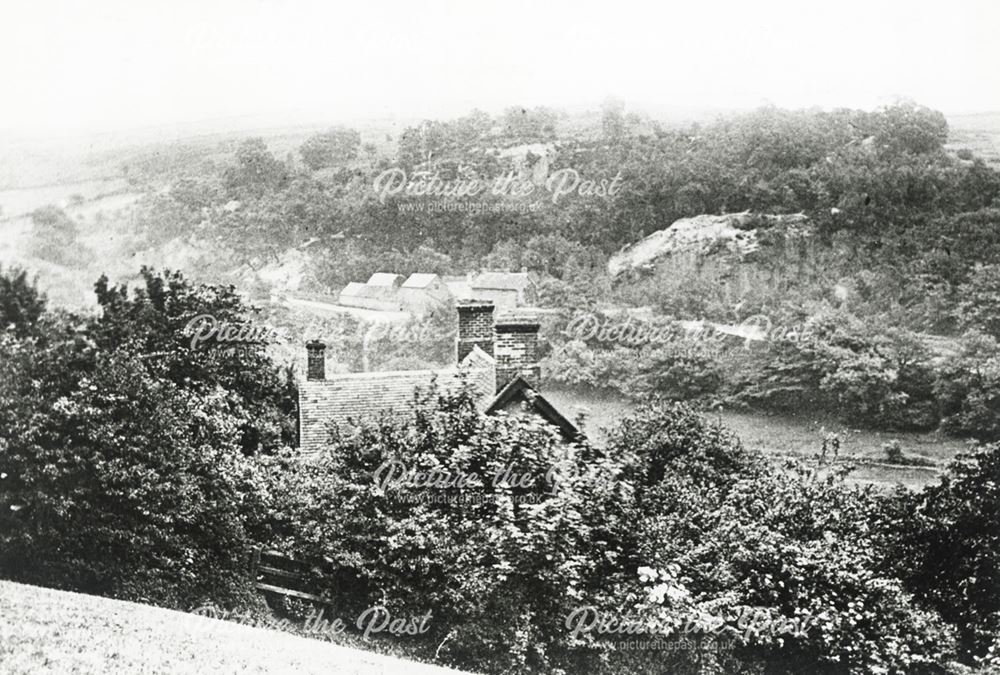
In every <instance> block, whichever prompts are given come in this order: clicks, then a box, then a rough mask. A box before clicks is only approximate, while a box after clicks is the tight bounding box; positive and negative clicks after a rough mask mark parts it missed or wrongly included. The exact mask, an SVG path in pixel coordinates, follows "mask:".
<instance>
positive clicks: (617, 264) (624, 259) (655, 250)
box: [608, 211, 806, 277]
mask: <svg viewBox="0 0 1000 675" xmlns="http://www.w3.org/2000/svg"><path fill="white" fill-rule="evenodd" d="M805 221H806V216H805V215H803V214H800V213H797V214H792V215H781V216H774V215H761V214H753V213H750V212H749V211H744V212H742V213H725V214H722V215H719V216H712V215H701V216H694V217H692V218H681V219H680V220H678V221H675V222H674V223H673V224H672V225H671V226H670V227H668V228H666V229H663V230H658V231H656V232H654V233H652V234H651V235H649V236H647V237H645V238H643V239H641V240H639V241H637V242H636V243H634V244H631V245H629V246H626V247H624V248H623V249H621V250H620V251H619V252H618V253H616V254H615V255H613V256H611V259H610V260H609V261H608V273H609V274H610V275H611V276H612V277H614V276H617V275H619V274H621V273H622V272H624V271H626V270H633V269H643V268H649V267H651V266H652V265H654V264H655V263H656V262H657V261H658V260H660V259H662V258H664V257H666V256H668V255H670V254H672V253H676V252H682V251H683V252H689V251H695V252H698V253H705V252H707V251H708V250H710V249H713V248H715V247H716V246H718V243H719V242H723V243H724V245H725V246H726V247H727V248H728V249H729V250H731V251H733V252H736V253H739V254H741V255H744V254H746V253H750V252H751V251H754V250H756V249H757V247H758V243H757V230H756V229H753V226H755V225H756V226H758V227H770V226H774V225H779V224H780V225H798V224H801V223H803V222H805Z"/></svg>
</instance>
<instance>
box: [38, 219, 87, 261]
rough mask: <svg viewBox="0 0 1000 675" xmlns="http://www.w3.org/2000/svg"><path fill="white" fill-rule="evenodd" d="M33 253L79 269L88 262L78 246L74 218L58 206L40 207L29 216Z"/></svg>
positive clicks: (77, 231)
mask: <svg viewBox="0 0 1000 675" xmlns="http://www.w3.org/2000/svg"><path fill="white" fill-rule="evenodd" d="M31 223H32V230H31V233H32V239H33V241H32V253H33V254H34V255H35V256H37V257H39V258H42V259H43V260H48V261H49V262H54V263H57V264H59V265H67V266H72V267H79V266H84V265H86V263H87V261H88V255H87V251H86V249H85V248H84V247H82V246H81V245H80V243H79V241H78V240H79V236H80V231H79V228H77V226H76V223H74V222H73V219H72V218H70V217H69V216H67V215H66V213H65V212H64V211H63V210H62V209H60V208H59V207H57V206H52V205H49V206H43V207H41V208H39V209H35V210H34V211H32V213H31Z"/></svg>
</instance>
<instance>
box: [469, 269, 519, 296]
mask: <svg viewBox="0 0 1000 675" xmlns="http://www.w3.org/2000/svg"><path fill="white" fill-rule="evenodd" d="M533 285H534V282H533V281H532V280H531V279H530V278H529V277H528V273H527V272H483V273H482V274H480V275H479V276H477V277H476V278H475V279H473V281H472V289H473V290H475V289H477V288H485V289H491V290H504V291H523V290H524V289H525V288H529V287H530V286H533Z"/></svg>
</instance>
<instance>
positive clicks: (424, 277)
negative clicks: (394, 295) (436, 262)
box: [403, 272, 438, 288]
mask: <svg viewBox="0 0 1000 675" xmlns="http://www.w3.org/2000/svg"><path fill="white" fill-rule="evenodd" d="M437 278H438V275H436V274H426V273H423V272H414V273H413V274H411V275H410V278H409V279H407V280H406V281H405V282H404V283H403V288H427V287H428V286H430V285H431V284H432V283H434V280H435V279H437Z"/></svg>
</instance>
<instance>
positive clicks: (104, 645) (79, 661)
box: [0, 581, 459, 675]
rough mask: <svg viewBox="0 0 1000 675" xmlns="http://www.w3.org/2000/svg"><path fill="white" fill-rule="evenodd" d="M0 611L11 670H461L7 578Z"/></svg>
mask: <svg viewBox="0 0 1000 675" xmlns="http://www.w3.org/2000/svg"><path fill="white" fill-rule="evenodd" d="M0 616H3V617H4V620H3V621H0V671H2V672H4V673H11V674H20V673H24V674H27V673H39V672H54V673H81V674H82V673H167V672H169V673H211V672H217V673H236V672H241V673H293V672H294V673H338V675H340V674H343V675H352V674H356V675H371V674H374V673H407V674H408V675H433V674H440V675H444V674H445V673H457V672H459V671H455V670H449V669H446V668H439V667H436V666H430V665H426V664H421V663H412V662H408V661H403V660H401V659H396V658H393V657H389V656H383V655H380V654H373V653H369V652H365V651H361V650H358V649H350V648H347V647H340V646H337V645H332V644H329V643H327V642H323V641H320V640H313V639H309V638H304V637H298V636H295V635H290V634H286V633H281V632H277V631H272V630H267V629H264V628H255V627H251V626H243V625H239V624H236V623H231V622H227V621H219V620H216V619H210V618H206V617H201V616H195V615H193V614H184V613H181V612H174V611H170V610H166V609H160V608H158V607H151V606H147V605H139V604H135V603H131V602H121V601H118V600H109V599H107V598H100V597H96V596H90V595H83V594H80V593H68V592H65V591H55V590H51V589H47V588H39V587H35V586H25V585H22V584H15V583H12V582H8V581H0ZM14 617H17V618H16V619H14Z"/></svg>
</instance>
